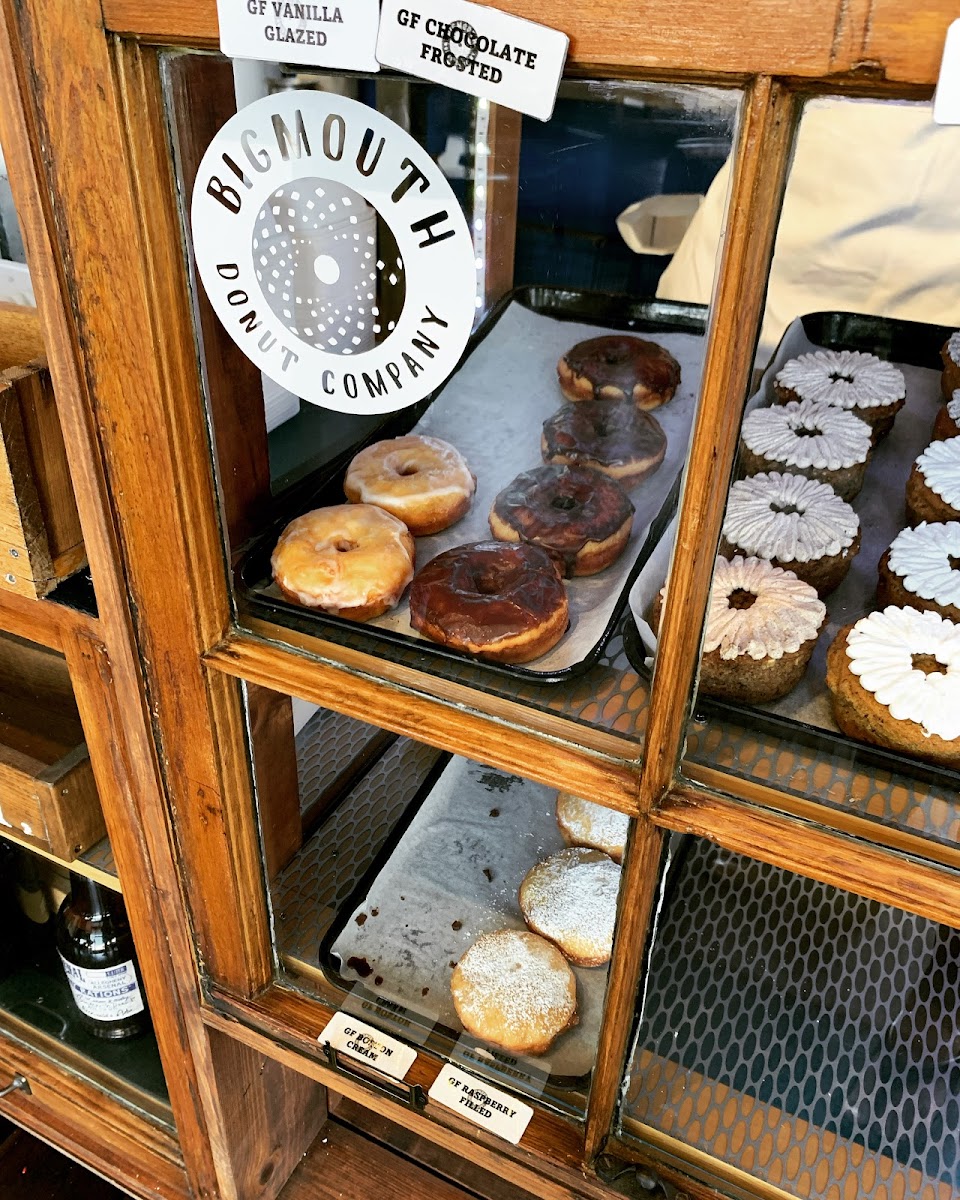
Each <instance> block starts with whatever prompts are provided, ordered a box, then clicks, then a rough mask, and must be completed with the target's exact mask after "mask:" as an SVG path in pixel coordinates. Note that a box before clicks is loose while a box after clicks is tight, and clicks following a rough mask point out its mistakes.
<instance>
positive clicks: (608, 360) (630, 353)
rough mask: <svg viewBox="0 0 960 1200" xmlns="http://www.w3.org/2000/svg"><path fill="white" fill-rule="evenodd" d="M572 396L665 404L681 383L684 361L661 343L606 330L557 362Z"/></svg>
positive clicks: (566, 392)
mask: <svg viewBox="0 0 960 1200" xmlns="http://www.w3.org/2000/svg"><path fill="white" fill-rule="evenodd" d="M557 377H558V379H559V380H560V390H561V392H563V394H564V396H566V398H567V399H568V400H574V401H578V400H628V401H630V402H632V403H633V404H636V406H637V407H638V408H642V409H648V408H659V407H660V405H661V404H666V403H667V401H668V400H670V399H672V398H673V394H674V392H675V391H676V390H677V388H678V387H679V385H680V364H679V363H678V362H677V360H676V359H675V358H674V357H673V355H672V354H671V353H670V351H669V350H664V348H663V347H662V346H658V345H657V343H656V342H648V341H646V340H645V339H644V338H638V337H633V336H631V335H630V334H626V333H621V334H605V335H604V336H602V337H595V338H588V339H587V340H586V341H585V342H577V344H576V345H575V346H574V347H573V348H572V349H570V350H568V351H567V352H566V354H565V355H564V356H563V357H562V358H561V359H560V361H559V362H558V363H557Z"/></svg>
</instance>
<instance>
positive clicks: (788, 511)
mask: <svg viewBox="0 0 960 1200" xmlns="http://www.w3.org/2000/svg"><path fill="white" fill-rule="evenodd" d="M770 508H771V509H772V510H773V512H775V513H784V514H785V515H786V516H788V517H792V516H793V515H794V513H796V514H797V515H799V516H802V515H803V514H802V511H801V509H799V508H797V506H796V505H795V504H781V503H780V501H779V500H774V501H773V502H772V503H771V505H770Z"/></svg>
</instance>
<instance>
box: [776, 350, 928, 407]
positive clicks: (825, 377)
mask: <svg viewBox="0 0 960 1200" xmlns="http://www.w3.org/2000/svg"><path fill="white" fill-rule="evenodd" d="M776 383H777V384H778V385H779V386H780V387H782V388H789V389H790V391H792V392H795V393H796V394H797V396H799V397H800V399H801V400H816V401H818V402H821V403H823V404H830V405H832V406H833V407H834V408H843V409H846V410H847V411H850V410H852V409H857V408H882V407H883V406H884V405H887V404H896V402H897V401H898V400H902V399H903V398H904V396H905V395H906V394H907V389H906V383H905V382H904V378H903V372H902V371H900V370H898V369H897V368H896V367H895V366H893V364H892V363H888V362H884V361H883V359H881V358H877V356H876V355H875V354H864V353H862V352H861V351H859V350H816V351H814V352H813V353H811V354H801V355H800V357H799V358H794V359H792V360H791V361H790V362H788V363H787V365H786V366H785V367H784V368H783V369H782V370H781V371H780V372H778V374H777V377H776Z"/></svg>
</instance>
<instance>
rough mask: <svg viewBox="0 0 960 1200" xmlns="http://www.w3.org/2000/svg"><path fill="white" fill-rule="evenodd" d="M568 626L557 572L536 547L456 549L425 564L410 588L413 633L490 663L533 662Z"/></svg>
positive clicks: (501, 544) (494, 544)
mask: <svg viewBox="0 0 960 1200" xmlns="http://www.w3.org/2000/svg"><path fill="white" fill-rule="evenodd" d="M569 621H570V608H569V603H568V601H567V593H566V589H565V588H564V586H563V581H562V580H561V578H560V572H559V570H558V569H557V565H556V563H555V562H554V561H553V559H552V558H551V557H550V555H549V554H547V552H546V550H541V549H540V547H539V546H526V545H524V544H523V543H520V544H515V543H512V542H471V543H469V544H467V545H465V546H455V547H454V548H453V549H452V550H446V551H444V553H443V554H438V555H437V557H436V558H434V559H431V560H430V562H428V563H427V565H426V566H425V567H423V568H422V569H421V570H420V571H419V572H418V573H417V576H416V578H415V579H414V581H413V585H412V587H411V588H410V624H411V625H412V626H413V628H414V629H416V630H417V632H418V633H422V634H423V635H424V636H425V637H428V638H430V639H431V641H434V642H439V643H440V644H441V645H444V646H450V647H452V648H453V649H454V650H461V651H463V652H465V653H467V654H476V655H478V656H479V657H480V658H487V659H490V660H491V661H492V662H529V661H530V660H531V659H534V658H539V657H540V655H541V654H546V652H547V651H548V650H550V649H552V647H553V646H555V645H556V644H557V642H559V641H560V639H561V638H562V637H563V635H564V633H565V632H566V630H567V625H568V624H569Z"/></svg>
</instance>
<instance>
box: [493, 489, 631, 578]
mask: <svg viewBox="0 0 960 1200" xmlns="http://www.w3.org/2000/svg"><path fill="white" fill-rule="evenodd" d="M632 526H633V505H632V504H631V502H630V500H629V498H628V496H627V494H626V492H625V491H624V490H623V488H622V487H621V486H620V485H619V483H616V482H615V481H614V480H612V479H608V478H607V476H606V475H602V474H601V473H600V472H599V471H594V470H593V469H592V468H591V467H567V466H547V467H536V468H534V470H532V471H525V472H524V473H523V474H522V475H518V476H517V477H516V479H515V480H514V481H513V482H512V483H511V484H509V485H508V486H507V487H505V488H504V489H503V491H502V492H501V493H500V494H499V496H497V498H496V500H494V502H493V508H492V509H491V510H490V532H491V533H492V534H493V536H494V537H496V538H500V539H502V540H503V541H505V542H529V543H531V544H532V545H534V546H541V547H542V548H543V549H544V550H546V551H547V553H548V554H550V556H551V557H552V558H553V559H554V560H555V561H556V562H557V564H558V565H559V567H560V569H561V571H562V572H563V574H564V575H596V573H597V572H598V571H602V570H603V569H604V567H608V566H609V565H610V564H611V563H612V562H613V561H614V559H616V558H618V557H619V555H620V553H621V552H622V550H623V548H624V546H626V544H627V541H628V539H629V537H630V530H631V528H632Z"/></svg>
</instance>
